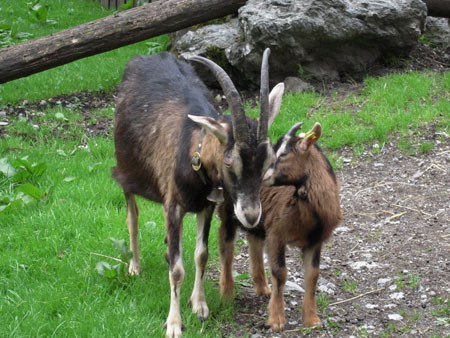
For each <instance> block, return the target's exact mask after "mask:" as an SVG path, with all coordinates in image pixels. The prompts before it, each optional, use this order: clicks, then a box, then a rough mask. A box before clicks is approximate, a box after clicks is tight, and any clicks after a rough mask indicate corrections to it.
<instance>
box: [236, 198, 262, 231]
mask: <svg viewBox="0 0 450 338" xmlns="http://www.w3.org/2000/svg"><path fill="white" fill-rule="evenodd" d="M239 197H240V198H238V199H237V203H236V204H235V205H234V212H235V214H236V216H237V218H238V220H239V221H240V222H241V223H242V225H243V226H244V227H246V228H254V227H255V226H256V225H257V224H258V223H259V220H260V218H261V202H260V201H259V200H258V201H257V203H255V202H253V203H252V202H250V201H249V200H248V199H246V198H245V196H239Z"/></svg>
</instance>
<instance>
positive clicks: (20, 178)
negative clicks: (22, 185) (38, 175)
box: [13, 169, 31, 182]
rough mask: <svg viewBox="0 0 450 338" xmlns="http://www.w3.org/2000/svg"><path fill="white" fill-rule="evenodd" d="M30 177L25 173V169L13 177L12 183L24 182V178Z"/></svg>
mask: <svg viewBox="0 0 450 338" xmlns="http://www.w3.org/2000/svg"><path fill="white" fill-rule="evenodd" d="M30 176H31V174H30V173H29V172H28V171H26V170H25V169H22V170H20V171H19V172H17V173H16V174H15V175H14V176H13V181H14V182H23V181H25V179H26V178H28V177H30Z"/></svg>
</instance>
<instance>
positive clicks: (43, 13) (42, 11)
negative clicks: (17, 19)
mask: <svg viewBox="0 0 450 338" xmlns="http://www.w3.org/2000/svg"><path fill="white" fill-rule="evenodd" d="M47 15H48V7H47V6H41V7H40V8H39V9H38V10H37V18H38V19H39V21H40V22H42V23H46V21H47Z"/></svg>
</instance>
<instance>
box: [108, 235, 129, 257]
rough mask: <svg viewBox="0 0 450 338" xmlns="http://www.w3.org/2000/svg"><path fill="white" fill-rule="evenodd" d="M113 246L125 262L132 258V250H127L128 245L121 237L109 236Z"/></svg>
mask: <svg viewBox="0 0 450 338" xmlns="http://www.w3.org/2000/svg"><path fill="white" fill-rule="evenodd" d="M110 240H111V243H112V245H113V247H114V248H115V249H116V250H117V251H119V253H120V255H121V256H122V259H123V260H124V261H125V262H128V261H129V260H130V259H131V258H133V251H130V250H128V245H127V243H126V242H125V240H123V239H115V238H113V237H111V238H110Z"/></svg>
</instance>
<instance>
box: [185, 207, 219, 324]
mask: <svg viewBox="0 0 450 338" xmlns="http://www.w3.org/2000/svg"><path fill="white" fill-rule="evenodd" d="M213 213H214V205H210V206H209V207H207V208H205V209H204V210H202V211H201V212H200V213H198V214H197V240H196V245H195V282H194V289H193V290H192V295H191V298H190V299H189V304H190V305H192V312H193V313H196V314H197V316H198V318H199V319H207V318H208V313H209V309H208V305H207V304H206V298H205V289H204V275H205V268H206V263H207V262H208V237H209V229H210V227H211V219H212V215H213Z"/></svg>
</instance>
